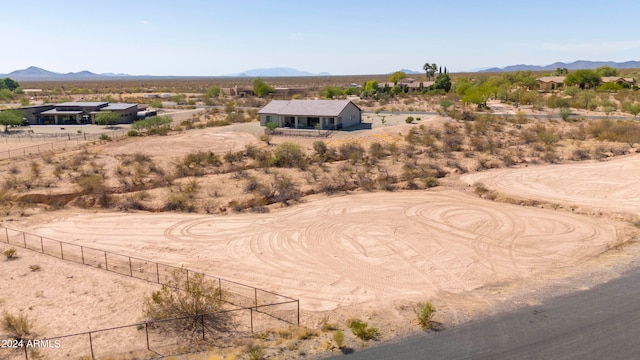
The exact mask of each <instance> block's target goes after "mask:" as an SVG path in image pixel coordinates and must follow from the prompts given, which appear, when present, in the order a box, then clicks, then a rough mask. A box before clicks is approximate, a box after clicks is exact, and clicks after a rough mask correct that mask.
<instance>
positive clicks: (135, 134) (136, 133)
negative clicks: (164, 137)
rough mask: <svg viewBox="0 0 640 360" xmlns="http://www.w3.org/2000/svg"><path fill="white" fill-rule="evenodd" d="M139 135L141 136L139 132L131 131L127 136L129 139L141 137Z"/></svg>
mask: <svg viewBox="0 0 640 360" xmlns="http://www.w3.org/2000/svg"><path fill="white" fill-rule="evenodd" d="M139 135H140V134H139V133H138V132H137V131H135V130H129V131H127V136H129V137H134V136H139Z"/></svg>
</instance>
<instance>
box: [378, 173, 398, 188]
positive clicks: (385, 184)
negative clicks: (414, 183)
mask: <svg viewBox="0 0 640 360" xmlns="http://www.w3.org/2000/svg"><path fill="white" fill-rule="evenodd" d="M376 182H377V183H378V188H380V189H381V190H386V191H395V190H396V185H395V184H396V182H398V179H397V177H396V176H395V175H391V174H388V173H386V172H383V173H382V174H380V176H378V179H377V180H376Z"/></svg>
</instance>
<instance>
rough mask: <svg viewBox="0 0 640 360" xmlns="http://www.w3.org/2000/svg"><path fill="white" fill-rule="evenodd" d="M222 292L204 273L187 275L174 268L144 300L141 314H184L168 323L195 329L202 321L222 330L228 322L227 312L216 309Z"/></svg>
mask: <svg viewBox="0 0 640 360" xmlns="http://www.w3.org/2000/svg"><path fill="white" fill-rule="evenodd" d="M223 295H224V294H222V293H221V289H220V288H219V287H218V283H217V282H215V281H213V280H209V279H207V278H206V277H205V275H204V274H200V273H190V274H189V276H188V278H187V277H186V276H185V273H184V271H183V270H182V269H178V270H175V271H173V272H172V273H171V274H170V275H169V276H168V278H167V279H166V281H165V284H164V285H162V289H160V290H158V291H154V292H153V293H152V294H151V296H150V297H148V298H146V299H145V303H144V313H145V316H146V317H147V318H148V319H149V320H162V319H172V318H180V317H187V318H186V319H184V320H178V321H172V322H170V324H171V326H176V329H175V330H177V331H181V332H182V331H185V330H186V331H191V332H196V331H198V329H200V326H201V324H202V322H204V326H205V327H206V328H210V329H217V330H223V329H227V328H228V327H229V325H230V318H229V315H228V313H224V312H219V311H220V310H221V306H222V298H223ZM198 315H201V316H198Z"/></svg>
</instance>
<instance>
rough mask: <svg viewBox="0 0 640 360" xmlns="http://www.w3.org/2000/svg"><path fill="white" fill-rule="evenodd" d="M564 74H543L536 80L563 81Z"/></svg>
mask: <svg viewBox="0 0 640 360" xmlns="http://www.w3.org/2000/svg"><path fill="white" fill-rule="evenodd" d="M564 79H566V76H543V77H539V78H537V79H536V80H537V81H541V82H554V83H563V82H564Z"/></svg>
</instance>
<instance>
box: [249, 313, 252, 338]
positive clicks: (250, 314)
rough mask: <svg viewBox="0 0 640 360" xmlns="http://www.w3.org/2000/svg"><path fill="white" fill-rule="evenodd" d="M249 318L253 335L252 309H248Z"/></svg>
mask: <svg viewBox="0 0 640 360" xmlns="http://www.w3.org/2000/svg"><path fill="white" fill-rule="evenodd" d="M249 316H250V317H251V333H252V334H253V308H249Z"/></svg>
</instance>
